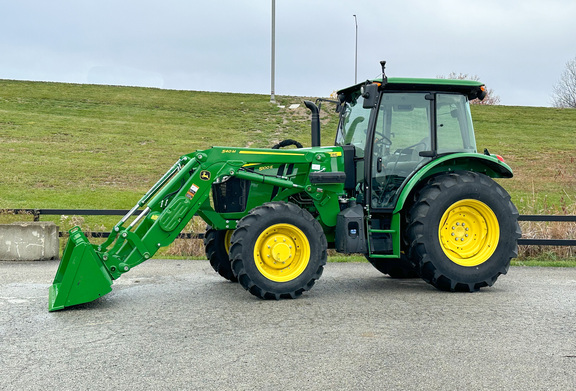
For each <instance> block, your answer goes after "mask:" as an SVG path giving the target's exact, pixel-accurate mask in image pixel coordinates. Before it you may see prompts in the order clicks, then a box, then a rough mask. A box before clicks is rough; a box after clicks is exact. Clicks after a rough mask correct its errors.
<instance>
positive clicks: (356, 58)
mask: <svg viewBox="0 0 576 391" xmlns="http://www.w3.org/2000/svg"><path fill="white" fill-rule="evenodd" d="M353 16H354V24H355V25H356V45H355V47H354V84H356V83H358V19H357V18H356V15H353Z"/></svg>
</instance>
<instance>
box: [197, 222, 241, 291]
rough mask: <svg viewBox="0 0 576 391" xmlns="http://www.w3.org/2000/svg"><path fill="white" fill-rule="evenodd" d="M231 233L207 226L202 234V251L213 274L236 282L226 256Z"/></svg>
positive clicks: (228, 258)
mask: <svg viewBox="0 0 576 391" xmlns="http://www.w3.org/2000/svg"><path fill="white" fill-rule="evenodd" d="M232 232H234V231H231V230H217V229H214V228H212V227H211V226H207V227H206V233H205V234H204V251H205V252H206V258H208V260H209V261H210V265H211V266H212V269H214V271H215V272H217V273H218V274H220V275H221V276H222V277H224V278H225V279H227V280H229V281H232V282H237V281H238V279H237V278H236V276H235V275H234V272H233V271H232V264H231V262H230V257H229V255H228V251H229V250H230V238H231V237H232Z"/></svg>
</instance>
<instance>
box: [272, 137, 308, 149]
mask: <svg viewBox="0 0 576 391" xmlns="http://www.w3.org/2000/svg"><path fill="white" fill-rule="evenodd" d="M290 145H295V146H296V148H303V146H302V144H300V143H299V142H298V141H296V140H292V139H287V140H284V141H280V142H279V143H278V144H276V145H274V146H273V147H272V149H280V148H284V147H289V146H290Z"/></svg>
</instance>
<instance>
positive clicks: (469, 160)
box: [394, 153, 513, 213]
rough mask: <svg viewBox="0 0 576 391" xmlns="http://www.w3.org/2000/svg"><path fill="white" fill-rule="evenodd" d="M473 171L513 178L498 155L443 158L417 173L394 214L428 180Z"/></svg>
mask: <svg viewBox="0 0 576 391" xmlns="http://www.w3.org/2000/svg"><path fill="white" fill-rule="evenodd" d="M462 170H463V171H473V172H479V173H482V174H485V175H487V176H489V177H491V178H512V176H513V174H512V169H511V168H510V167H509V166H508V165H507V164H506V163H504V162H502V161H501V160H499V159H498V158H497V157H496V155H481V154H478V153H457V154H451V155H447V156H442V157H440V158H437V159H435V160H432V161H431V162H430V163H428V164H427V165H425V166H424V167H422V168H421V169H420V170H418V171H416V173H414V175H413V176H412V177H411V178H410V179H409V180H408V182H407V183H406V185H405V186H404V188H403V189H402V192H401V193H400V196H399V197H398V201H397V202H396V208H395V209H394V213H398V212H400V211H401V210H402V209H403V208H404V205H405V203H406V200H407V199H409V198H408V197H409V196H410V195H411V194H412V193H413V192H414V191H415V190H416V188H418V185H419V184H420V183H422V182H423V181H424V180H425V179H426V178H428V177H430V176H432V175H436V174H440V173H445V172H453V171H462Z"/></svg>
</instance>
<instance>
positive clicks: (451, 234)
mask: <svg viewBox="0 0 576 391" xmlns="http://www.w3.org/2000/svg"><path fill="white" fill-rule="evenodd" d="M438 236H439V239H440V244H441V246H442V250H443V251H444V254H446V256H447V257H448V258H449V259H450V260H451V261H452V262H454V263H456V264H458V265H461V266H469V267H471V266H478V265H480V264H482V263H484V262H486V261H487V260H488V259H490V257H491V256H492V254H494V251H495V250H496V247H497V246H498V241H499V239H500V225H499V224H498V219H497V218H496V215H495V214H494V212H493V211H492V209H490V207H488V205H486V204H484V203H483V202H480V201H478V200H473V199H465V200H461V201H458V202H456V203H454V204H452V205H451V206H450V207H449V208H448V209H447V210H446V212H444V215H442V219H441V220H440V226H439V230H438Z"/></svg>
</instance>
